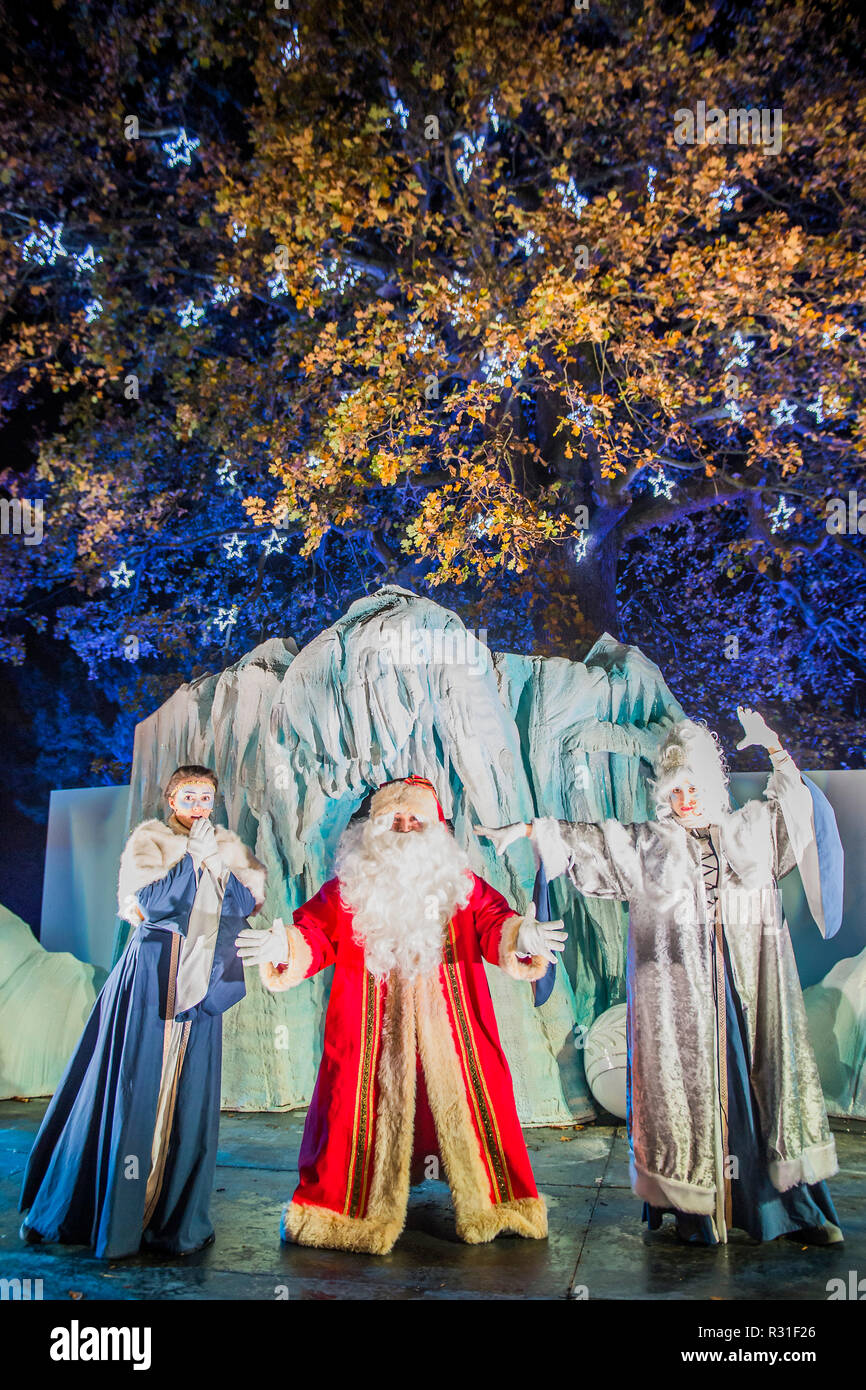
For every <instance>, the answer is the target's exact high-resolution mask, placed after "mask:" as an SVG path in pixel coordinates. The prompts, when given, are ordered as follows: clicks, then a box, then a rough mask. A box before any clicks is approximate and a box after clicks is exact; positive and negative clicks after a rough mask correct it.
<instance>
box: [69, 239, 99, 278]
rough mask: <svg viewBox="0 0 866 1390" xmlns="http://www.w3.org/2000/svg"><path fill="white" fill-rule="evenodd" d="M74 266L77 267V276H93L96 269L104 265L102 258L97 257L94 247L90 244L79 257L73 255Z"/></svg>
mask: <svg viewBox="0 0 866 1390" xmlns="http://www.w3.org/2000/svg"><path fill="white" fill-rule="evenodd" d="M72 264H73V265H74V266H75V274H76V275H91V274H92V273H93V271H94V270H95V269H96V267H97V266H98V265H101V264H102V257H101V256H97V254H96V252H95V251H94V249H93V247H92V246H91V245H90V244H88V245H87V247H86V248H85V250H83V251H81V252H79V254H78V255H75V254H74V253H73V256H72Z"/></svg>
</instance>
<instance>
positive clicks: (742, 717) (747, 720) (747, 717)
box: [737, 705, 781, 752]
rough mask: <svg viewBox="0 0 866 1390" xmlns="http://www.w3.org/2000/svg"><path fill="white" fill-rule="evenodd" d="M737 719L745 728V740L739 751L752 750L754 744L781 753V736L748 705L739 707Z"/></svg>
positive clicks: (739, 744) (741, 743) (742, 739)
mask: <svg viewBox="0 0 866 1390" xmlns="http://www.w3.org/2000/svg"><path fill="white" fill-rule="evenodd" d="M737 718H738V719H739V721H740V723H741V724H742V726H743V733H744V734H745V737H744V738H741V739H740V741H739V743H738V744H737V750H738V751H739V749H741V748H750V747H751V746H752V744H758V745H759V746H760V747H761V748H768V749H770V751H771V752H779V751H781V744H780V742H779V735H778V734H777V733H774V731H773V730H772V729H771V728H770V727H769V725H768V724H767V721H766V720H765V719H764V716H763V715H762V714H759V713H758V711H757V710H755V709H750V708H749V706H748V705H737Z"/></svg>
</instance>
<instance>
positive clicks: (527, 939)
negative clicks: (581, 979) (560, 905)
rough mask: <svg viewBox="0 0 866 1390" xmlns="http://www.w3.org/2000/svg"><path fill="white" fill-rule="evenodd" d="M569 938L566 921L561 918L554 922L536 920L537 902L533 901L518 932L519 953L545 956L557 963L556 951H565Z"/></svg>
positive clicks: (546, 958) (552, 962)
mask: <svg viewBox="0 0 866 1390" xmlns="http://www.w3.org/2000/svg"><path fill="white" fill-rule="evenodd" d="M567 940H568V932H567V931H566V930H565V923H564V922H563V921H561V920H559V919H557V920H556V921H554V922H538V921H536V918H535V903H531V904H530V906H529V908H528V909H527V911H526V912H525V914H524V917H523V921H522V922H521V923H520V927H519V929H518V932H517V954H518V955H519V956H543V957H544V959H545V960H549V961H550V962H551V964H556V956H555V955H554V952H555V951H564V950H565V943H566V941H567Z"/></svg>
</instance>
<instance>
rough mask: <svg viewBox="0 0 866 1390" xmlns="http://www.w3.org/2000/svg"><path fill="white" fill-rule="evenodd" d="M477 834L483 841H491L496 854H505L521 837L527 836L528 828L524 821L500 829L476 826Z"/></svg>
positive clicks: (502, 826)
mask: <svg viewBox="0 0 866 1390" xmlns="http://www.w3.org/2000/svg"><path fill="white" fill-rule="evenodd" d="M475 834H476V835H477V836H478V838H479V839H481V840H491V841H492V842H493V848H494V849H495V850H496V853H497V854H504V853H505V851H506V850H507V849H508V846H509V845H513V844H515V843H516V841H517V840H519V839H520V838H521V836H525V835H526V826H525V824H524V822H523V821H518V822H517V824H516V825H501V826H499V827H498V828H495V827H493V826H489V825H476V827H475Z"/></svg>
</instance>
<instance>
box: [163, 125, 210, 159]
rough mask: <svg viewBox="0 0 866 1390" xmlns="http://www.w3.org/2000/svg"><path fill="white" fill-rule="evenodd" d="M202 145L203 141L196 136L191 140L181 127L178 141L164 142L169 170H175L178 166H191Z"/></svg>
mask: <svg viewBox="0 0 866 1390" xmlns="http://www.w3.org/2000/svg"><path fill="white" fill-rule="evenodd" d="M200 144H201V141H200V140H199V139H198V138H197V137H196V136H195V135H193V136H192V138H190V136H188V135H187V133H186V130H185V129H184V127H183V126H181V128H180V130H179V131H178V133H177V138H176V139H174V140H164V141H163V145H162V148H163V150H164V151H165V153H166V154H167V155H168V167H169V169H174V168H175V167H176V166H177V165H178V164H191V163H192V155H193V154H194V152H195V151H196V150H197V149H198V147H199V145H200Z"/></svg>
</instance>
